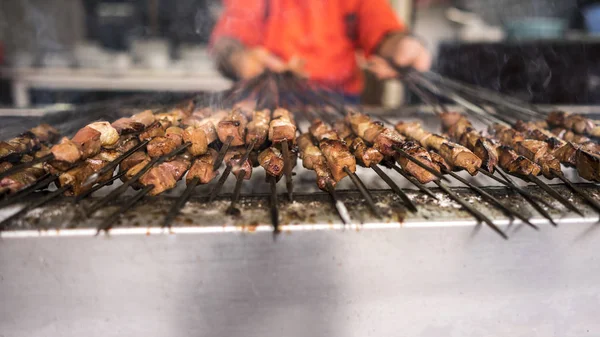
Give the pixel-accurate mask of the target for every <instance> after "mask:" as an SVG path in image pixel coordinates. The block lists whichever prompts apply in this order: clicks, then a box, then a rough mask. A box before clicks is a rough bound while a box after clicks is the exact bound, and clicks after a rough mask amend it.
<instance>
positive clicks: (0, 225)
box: [0, 185, 71, 231]
mask: <svg viewBox="0 0 600 337" xmlns="http://www.w3.org/2000/svg"><path fill="white" fill-rule="evenodd" d="M70 188H71V185H65V186H62V187H60V188H59V189H57V190H55V191H53V192H51V193H50V194H48V195H46V196H45V197H43V198H42V199H40V200H39V201H37V202H35V203H33V204H31V205H28V206H25V207H23V208H22V209H20V210H19V211H18V212H16V213H14V214H12V215H10V216H9V217H8V218H6V219H4V220H2V222H0V231H3V230H5V229H6V226H7V225H8V224H9V223H10V222H12V221H13V220H14V219H16V218H18V217H20V216H21V215H25V214H27V212H29V211H30V210H32V209H35V208H38V207H41V206H43V205H45V204H46V203H48V202H49V201H50V200H52V199H54V198H56V197H58V196H59V195H61V194H63V193H64V192H66V191H67V190H69V189H70Z"/></svg>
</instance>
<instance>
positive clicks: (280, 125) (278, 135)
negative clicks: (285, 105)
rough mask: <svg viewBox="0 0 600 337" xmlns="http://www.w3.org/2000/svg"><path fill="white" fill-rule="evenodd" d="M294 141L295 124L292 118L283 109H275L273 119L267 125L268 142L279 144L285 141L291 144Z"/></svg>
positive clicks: (290, 114)
mask: <svg viewBox="0 0 600 337" xmlns="http://www.w3.org/2000/svg"><path fill="white" fill-rule="evenodd" d="M295 139H296V124H295V122H294V116H293V115H292V113H291V112H289V111H288V110H285V109H275V111H273V118H272V119H271V122H270V123H269V140H270V141H272V142H274V143H280V142H283V141H284V140H287V141H288V142H290V143H293V142H294V140H295Z"/></svg>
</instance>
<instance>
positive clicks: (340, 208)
mask: <svg viewBox="0 0 600 337" xmlns="http://www.w3.org/2000/svg"><path fill="white" fill-rule="evenodd" d="M325 188H326V189H327V192H328V193H329V196H330V197H331V200H332V202H333V205H334V207H335V210H336V211H337V214H338V215H339V217H340V219H341V220H342V222H343V223H344V225H348V224H350V223H352V220H351V219H350V213H349V212H348V208H346V205H344V203H343V202H342V201H341V200H339V198H338V196H337V194H336V193H335V188H334V187H333V186H331V184H330V183H327V185H325Z"/></svg>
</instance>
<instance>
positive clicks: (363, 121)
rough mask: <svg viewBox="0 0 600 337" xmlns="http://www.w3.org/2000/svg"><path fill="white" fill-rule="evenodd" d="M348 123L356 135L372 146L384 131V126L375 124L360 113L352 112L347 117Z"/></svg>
mask: <svg viewBox="0 0 600 337" xmlns="http://www.w3.org/2000/svg"><path fill="white" fill-rule="evenodd" d="M346 121H347V122H348V124H350V128H351V129H352V131H353V132H354V134H355V135H357V136H358V137H360V138H362V139H364V140H365V141H366V142H367V143H369V144H372V143H373V142H374V140H375V137H377V136H378V135H379V133H381V132H382V131H383V129H384V127H383V124H382V123H380V122H374V121H372V120H371V118H370V117H369V116H367V115H365V114H361V113H358V112H350V113H348V115H346Z"/></svg>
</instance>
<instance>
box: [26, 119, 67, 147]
mask: <svg viewBox="0 0 600 337" xmlns="http://www.w3.org/2000/svg"><path fill="white" fill-rule="evenodd" d="M29 131H31V133H33V134H34V135H35V137H36V138H37V139H38V140H39V141H40V142H41V143H43V144H46V145H50V144H54V143H56V142H58V140H59V139H60V132H58V130H56V129H55V128H53V127H52V126H50V125H48V124H40V125H38V126H36V127H34V128H32V129H31V130H29Z"/></svg>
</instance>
